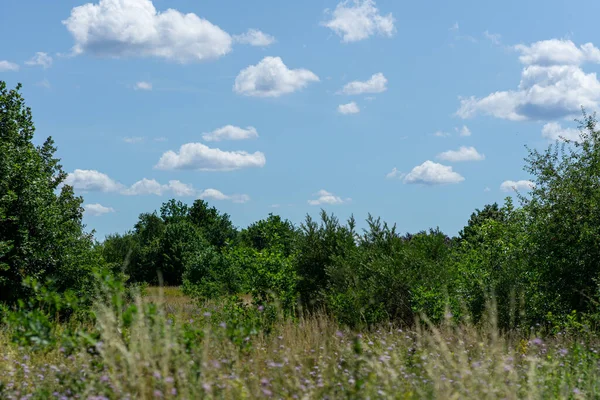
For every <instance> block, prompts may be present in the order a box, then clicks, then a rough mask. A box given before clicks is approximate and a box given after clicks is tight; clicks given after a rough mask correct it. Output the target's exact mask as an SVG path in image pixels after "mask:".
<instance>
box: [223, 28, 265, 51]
mask: <svg viewBox="0 0 600 400" xmlns="http://www.w3.org/2000/svg"><path fill="white" fill-rule="evenodd" d="M233 38H234V39H235V41H236V42H238V43H242V44H249V45H251V46H260V47H264V46H269V45H271V44H273V43H275V37H274V36H271V35H269V34H266V33H264V32H261V31H259V30H257V29H248V32H246V33H242V34H241V35H235V36H234V37H233Z"/></svg>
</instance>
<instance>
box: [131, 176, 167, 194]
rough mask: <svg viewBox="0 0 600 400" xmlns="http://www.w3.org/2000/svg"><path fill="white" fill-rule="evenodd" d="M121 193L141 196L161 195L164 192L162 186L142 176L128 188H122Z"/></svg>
mask: <svg viewBox="0 0 600 400" xmlns="http://www.w3.org/2000/svg"><path fill="white" fill-rule="evenodd" d="M122 193H123V194H125V195H128V196H143V195H148V194H154V195H157V196H161V195H162V194H163V193H164V186H163V185H161V184H160V183H158V182H157V181H156V180H154V179H147V178H144V179H142V180H139V181H137V182H136V183H134V184H133V185H131V187H130V188H127V189H125V190H123V192H122Z"/></svg>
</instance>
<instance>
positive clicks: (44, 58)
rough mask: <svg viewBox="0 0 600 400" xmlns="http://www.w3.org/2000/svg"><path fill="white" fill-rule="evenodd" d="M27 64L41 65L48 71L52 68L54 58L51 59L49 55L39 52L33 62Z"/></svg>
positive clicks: (26, 62)
mask: <svg viewBox="0 0 600 400" xmlns="http://www.w3.org/2000/svg"><path fill="white" fill-rule="evenodd" d="M25 64H26V65H29V66H38V65H39V66H40V67H42V68H44V69H47V68H50V67H51V66H52V57H50V56H49V55H48V54H47V53H44V52H41V51H38V52H37V53H35V56H33V58H32V59H31V60H29V61H25Z"/></svg>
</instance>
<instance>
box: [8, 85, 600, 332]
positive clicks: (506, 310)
mask: <svg viewBox="0 0 600 400" xmlns="http://www.w3.org/2000/svg"><path fill="white" fill-rule="evenodd" d="M19 89H20V87H17V88H16V89H15V90H8V89H7V88H6V85H5V84H4V83H3V82H0V154H1V155H2V157H1V158H0V299H1V300H4V301H14V300H16V299H26V298H27V296H28V295H29V294H30V293H31V289H30V288H31V284H30V285H29V286H28V285H23V284H22V283H23V282H24V280H25V279H29V280H32V279H33V281H36V282H45V281H47V280H51V281H52V282H53V286H52V287H53V290H57V291H58V292H59V293H65V291H67V290H68V291H69V293H72V292H73V293H80V294H81V293H85V291H86V288H87V290H88V292H89V288H90V286H92V282H93V276H98V274H99V275H100V276H106V274H112V275H113V276H119V277H123V278H124V281H125V282H126V284H127V285H131V284H150V285H154V284H164V285H171V286H174V285H176V286H181V287H182V289H183V290H184V292H185V293H186V294H188V295H190V296H193V297H195V298H197V299H199V300H210V299H218V298H223V297H225V298H232V297H231V296H239V297H238V298H245V299H246V300H245V301H246V302H247V303H254V304H255V305H257V306H258V305H260V306H261V307H271V306H273V305H274V304H277V307H278V308H279V309H280V311H281V312H282V313H283V314H284V315H287V316H290V317H294V318H295V317H299V316H302V315H303V313H305V312H308V313H311V312H315V311H317V310H318V311H325V312H327V313H328V314H329V315H330V316H333V317H335V318H336V319H337V320H338V321H339V322H341V323H343V324H346V325H349V326H353V327H356V326H365V325H366V326H372V325H376V324H379V323H382V322H385V321H395V322H399V323H402V324H405V325H410V324H413V323H414V321H415V318H416V317H417V316H419V315H427V317H428V318H429V319H431V320H432V321H438V322H439V321H442V320H444V318H446V317H447V315H453V316H455V317H457V318H459V317H469V318H472V319H473V320H474V321H475V322H477V321H479V320H480V319H481V318H482V316H483V315H484V311H485V309H486V307H487V305H488V303H489V302H490V301H491V300H492V299H493V300H494V301H495V302H496V304H497V307H496V309H497V311H498V316H497V317H498V323H499V324H500V326H501V327H502V328H505V329H507V328H517V329H520V328H525V329H527V328H528V327H530V326H533V325H535V324H540V325H541V326H543V327H546V328H547V329H549V330H552V329H561V327H562V326H564V325H565V324H567V323H572V322H573V321H574V320H577V321H578V323H584V322H585V323H586V324H588V325H589V324H592V323H594V324H595V323H596V321H597V320H598V318H599V316H600V312H599V310H598V307H597V306H596V305H597V304H598V302H597V300H598V294H599V288H600V286H599V282H598V278H599V277H600V276H599V273H600V131H598V129H597V123H596V119H595V116H593V115H586V114H585V113H584V115H583V121H581V125H580V129H581V138H580V140H579V141H563V142H558V143H557V144H555V145H553V146H550V147H549V148H548V149H547V150H546V151H544V152H539V151H537V150H530V151H529V155H528V157H527V158H526V164H525V170H526V171H528V172H529V173H530V174H531V176H532V180H533V184H534V187H533V188H532V190H531V192H530V193H525V194H519V195H518V199H519V204H518V205H515V204H513V201H512V200H511V198H507V199H506V201H505V203H504V204H503V205H498V204H489V205H485V206H484V207H483V208H482V209H481V210H480V209H478V210H476V211H475V212H474V213H473V214H472V215H471V218H470V219H469V221H468V222H467V225H466V226H465V227H464V228H463V229H462V230H461V232H460V233H459V235H458V236H457V237H453V238H451V237H448V236H446V235H445V234H444V233H442V232H441V231H440V230H439V229H431V230H429V231H423V232H418V233H416V234H402V233H400V232H399V231H398V228H397V227H396V226H390V225H388V224H386V223H384V222H382V221H381V220H380V219H378V218H374V217H372V216H369V217H368V219H367V229H365V230H364V231H363V232H358V231H357V229H356V222H355V220H354V218H353V217H352V218H350V219H349V220H348V221H347V222H346V223H342V222H340V221H339V220H338V219H337V218H336V217H335V216H334V215H329V214H327V213H326V212H325V211H322V213H321V215H320V218H319V219H318V220H314V219H312V218H311V217H310V216H307V217H306V220H305V221H304V222H303V223H302V224H300V225H299V226H296V225H294V224H293V223H292V222H290V221H287V220H284V219H282V218H281V217H279V216H277V215H273V214H269V215H268V216H267V218H265V219H263V220H260V221H257V222H255V223H254V224H251V225H250V226H248V227H247V228H245V229H241V230H239V229H237V228H236V227H235V226H234V225H233V223H232V222H231V220H230V217H229V215H227V214H224V213H221V212H219V210H217V209H216V208H215V207H211V206H210V205H209V204H208V203H207V202H205V201H203V200H196V201H194V202H193V204H191V205H188V204H185V203H182V202H180V201H177V200H170V201H167V202H165V203H164V204H163V205H162V207H161V208H160V210H158V211H155V212H145V213H142V214H140V216H139V219H138V222H137V223H136V224H135V226H134V227H133V228H132V229H131V230H130V231H129V232H126V233H124V234H114V235H109V236H108V237H107V238H106V239H105V240H104V242H103V243H102V244H97V243H94V242H93V240H92V236H91V235H90V234H86V233H85V232H84V226H83V224H82V211H83V210H82V207H81V198H79V197H76V196H75V195H74V194H73V189H72V188H71V187H69V186H68V185H64V179H65V177H66V174H65V173H64V172H63V170H62V168H61V166H60V164H59V160H58V159H56V158H55V157H54V153H55V150H56V149H55V147H54V145H53V142H52V139H50V138H49V139H47V140H46V141H45V142H44V144H43V145H42V146H37V147H36V146H35V145H34V144H33V143H32V140H33V134H34V126H33V121H32V115H31V111H30V110H29V108H27V107H26V106H25V103H24V100H23V98H22V97H21V95H20V94H19ZM28 288H29V289H28Z"/></svg>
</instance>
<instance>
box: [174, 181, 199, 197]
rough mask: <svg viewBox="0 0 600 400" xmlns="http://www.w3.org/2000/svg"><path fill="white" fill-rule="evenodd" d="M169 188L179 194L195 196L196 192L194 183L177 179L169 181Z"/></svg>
mask: <svg viewBox="0 0 600 400" xmlns="http://www.w3.org/2000/svg"><path fill="white" fill-rule="evenodd" d="M168 188H169V190H171V191H172V192H173V193H174V194H175V195H177V196H193V195H194V194H195V193H196V190H195V189H194V187H193V186H192V185H188V184H187V183H182V182H180V181H177V180H172V181H169V185H168Z"/></svg>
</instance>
